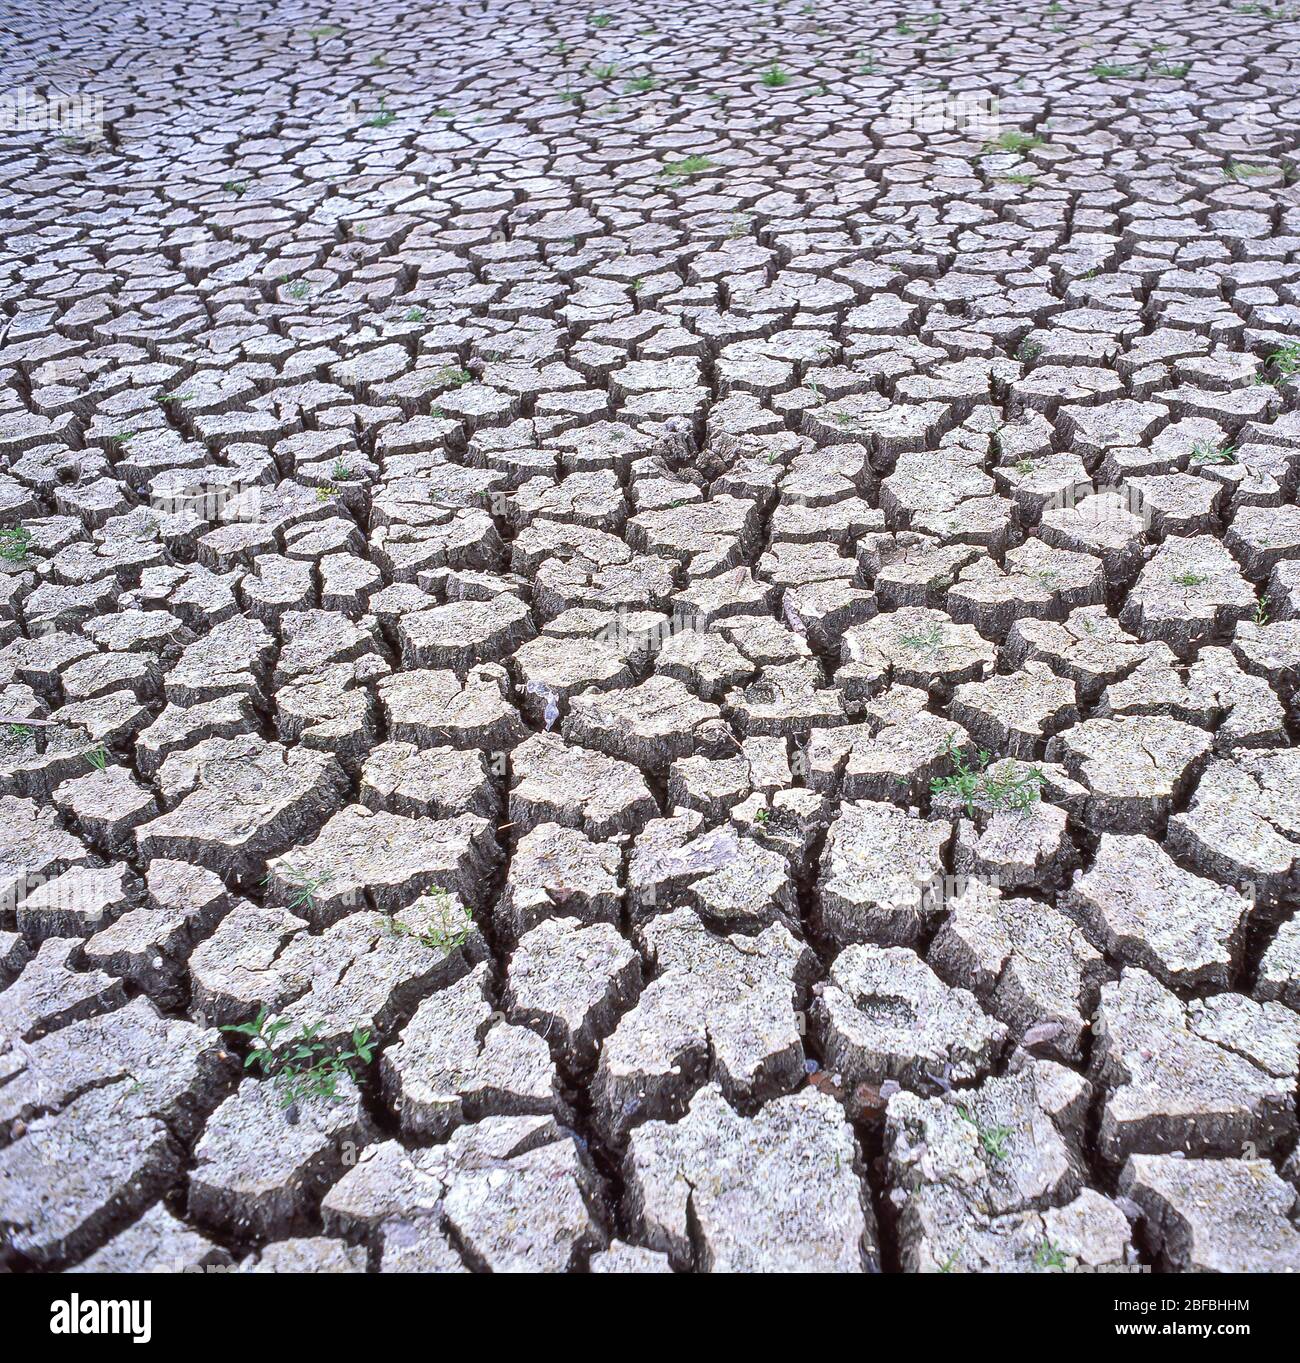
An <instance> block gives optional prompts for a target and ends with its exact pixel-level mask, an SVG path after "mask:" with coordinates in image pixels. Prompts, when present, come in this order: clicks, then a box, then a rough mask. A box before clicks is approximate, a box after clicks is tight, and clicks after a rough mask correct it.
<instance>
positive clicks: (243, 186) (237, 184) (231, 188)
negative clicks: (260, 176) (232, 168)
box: [221, 180, 248, 199]
mask: <svg viewBox="0 0 1300 1363" xmlns="http://www.w3.org/2000/svg"><path fill="white" fill-rule="evenodd" d="M221 188H222V189H224V190H225V191H226V193H227V194H233V195H234V196H235V198H237V199H242V198H243V197H244V195H245V194H247V193H248V181H247V180H227V181H226V182H225V184H223V185H222V186H221Z"/></svg>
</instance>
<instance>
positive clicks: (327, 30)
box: [307, 24, 343, 38]
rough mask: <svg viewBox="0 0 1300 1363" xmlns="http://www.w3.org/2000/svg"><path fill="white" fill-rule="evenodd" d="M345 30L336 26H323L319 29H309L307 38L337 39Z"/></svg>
mask: <svg viewBox="0 0 1300 1363" xmlns="http://www.w3.org/2000/svg"><path fill="white" fill-rule="evenodd" d="M342 32H343V30H342V29H341V28H339V27H338V26H337V25H336V24H321V26H320V27H319V28H309V29H308V30H307V36H308V37H309V38H337V37H338V36H339V34H340V33H342Z"/></svg>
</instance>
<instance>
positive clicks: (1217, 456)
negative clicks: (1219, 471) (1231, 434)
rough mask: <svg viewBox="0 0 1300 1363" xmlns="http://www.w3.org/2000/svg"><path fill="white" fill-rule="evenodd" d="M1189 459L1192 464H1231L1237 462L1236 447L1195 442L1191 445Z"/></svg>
mask: <svg viewBox="0 0 1300 1363" xmlns="http://www.w3.org/2000/svg"><path fill="white" fill-rule="evenodd" d="M1190 458H1191V462H1192V463H1193V464H1233V463H1236V460H1237V447H1236V446H1235V445H1216V444H1214V443H1213V442H1212V441H1209V440H1197V441H1194V442H1193V444H1192V453H1191V456H1190Z"/></svg>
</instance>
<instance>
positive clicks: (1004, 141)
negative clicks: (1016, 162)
mask: <svg viewBox="0 0 1300 1363" xmlns="http://www.w3.org/2000/svg"><path fill="white" fill-rule="evenodd" d="M1042 145H1043V139H1042V138H1041V137H1037V136H1035V135H1034V134H1033V133H1021V132H1005V133H1003V134H1002V135H1001V136H1000V137H995V138H994V139H993V141H992V142H985V144H984V150H985V151H986V152H995V151H1015V152H1026V151H1033V149H1034V148H1035V147H1041V146H1042Z"/></svg>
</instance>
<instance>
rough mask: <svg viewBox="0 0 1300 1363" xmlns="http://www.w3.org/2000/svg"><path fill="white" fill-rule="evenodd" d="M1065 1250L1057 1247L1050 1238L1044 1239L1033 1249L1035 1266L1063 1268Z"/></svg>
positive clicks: (1064, 1264)
mask: <svg viewBox="0 0 1300 1363" xmlns="http://www.w3.org/2000/svg"><path fill="white" fill-rule="evenodd" d="M1065 1266H1066V1260H1065V1251H1064V1250H1062V1249H1059V1248H1057V1246H1056V1245H1054V1244H1053V1243H1052V1242H1051V1241H1050V1240H1044V1241H1043V1243H1042V1244H1041V1245H1039V1246H1038V1248H1037V1249H1036V1250H1035V1251H1034V1267H1035V1268H1064V1267H1065Z"/></svg>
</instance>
